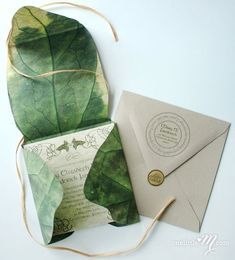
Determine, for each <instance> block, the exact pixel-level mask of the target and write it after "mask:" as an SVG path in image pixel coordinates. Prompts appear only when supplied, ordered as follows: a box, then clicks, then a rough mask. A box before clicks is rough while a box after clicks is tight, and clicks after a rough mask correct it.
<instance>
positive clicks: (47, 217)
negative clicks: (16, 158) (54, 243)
mask: <svg viewBox="0 0 235 260" xmlns="http://www.w3.org/2000/svg"><path fill="white" fill-rule="evenodd" d="M23 151H24V158H25V163H26V167H27V171H28V176H29V181H30V184H31V189H32V192H33V197H34V202H35V206H36V210H37V214H38V219H39V223H40V226H41V230H42V235H43V239H44V242H45V243H46V244H49V243H50V242H51V240H53V229H54V217H55V213H56V210H57V208H58V207H59V205H60V204H61V201H62V198H63V187H62V186H61V184H60V182H59V180H58V179H57V178H56V177H55V175H54V174H53V173H52V172H51V171H50V169H49V168H48V166H47V164H46V163H45V162H44V161H43V160H42V159H41V158H40V156H38V155H37V154H36V153H34V152H30V151H28V150H26V149H24V150H23Z"/></svg>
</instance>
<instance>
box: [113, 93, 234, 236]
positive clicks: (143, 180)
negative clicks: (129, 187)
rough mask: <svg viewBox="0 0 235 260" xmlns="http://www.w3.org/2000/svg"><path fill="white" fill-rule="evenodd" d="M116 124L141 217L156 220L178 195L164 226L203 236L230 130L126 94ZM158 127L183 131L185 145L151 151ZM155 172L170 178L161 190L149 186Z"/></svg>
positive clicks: (226, 125) (212, 120)
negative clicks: (210, 201)
mask: <svg viewBox="0 0 235 260" xmlns="http://www.w3.org/2000/svg"><path fill="white" fill-rule="evenodd" d="M154 120H155V121H154ZM161 120H162V121H161ZM164 120H165V121H164ZM115 121H116V122H117V125H118V128H119V132H120V136H121V139H122V144H123V148H124V151H125V155H126V159H127V164H128V168H129V171H130V177H131V181H132V184H133V189H134V193H135V197H136V201H137V206H138V209H139V212H140V214H141V215H143V216H148V217H154V216H155V215H156V213H157V212H158V211H159V210H160V208H161V207H162V206H163V204H164V203H165V201H166V200H167V199H168V198H169V197H171V196H172V195H173V196H175V197H176V202H175V203H174V204H173V205H172V207H171V208H170V209H169V210H168V211H167V213H166V214H165V215H164V216H163V218H162V221H165V222H167V223H170V224H172V225H176V226H180V227H183V228H186V229H189V230H192V231H196V232H199V231H200V228H201V225H202V221H203V218H204V215H205V212H206V208H207V204H208V201H209V198H210V194H211V191H212V188H213V184H214V180H215V177H216V173H217V170H218V167H219V163H220V160H221V156H222V153H223V149H224V145H225V142H226V139H227V135H228V132H229V127H230V124H229V123H228V122H225V121H221V120H218V119H215V118H212V117H208V116H205V115H202V114H199V113H196V112H192V111H189V110H186V109H183V108H180V107H176V106H173V105H170V104H167V103H163V102H160V101H157V100H153V99H150V98H147V97H144V96H140V95H137V94H134V93H131V92H127V91H124V92H123V94H122V96H121V100H120V103H119V106H118V109H117V112H116V116H115ZM159 122H167V123H169V125H171V126H174V125H175V126H176V129H177V126H178V128H179V129H178V130H180V135H179V139H177V140H183V141H178V143H177V141H175V142H176V145H174V146H173V148H169V147H165V148H164V146H163V148H162V146H161V145H160V144H159V143H158V142H157V143H156V144H157V146H154V145H155V143H154V142H155V141H153V144H152V143H151V142H150V145H149V140H151V138H152V136H153V137H154V133H155V132H154V131H156V129H157V127H158V126H159V125H160V123H159ZM154 127H155V128H154ZM149 129H150V130H149ZM149 132H150V137H148V134H149ZM153 140H155V139H153ZM174 140H175V139H174ZM160 141H161V140H160ZM163 141H164V140H163ZM166 143H167V142H166ZM161 144H162V143H161ZM163 144H164V143H163ZM177 145H178V147H177ZM158 146H159V147H158ZM161 149H162V150H161ZM164 149H165V150H164ZM169 151H170V152H172V154H170V152H169ZM153 169H158V170H161V171H162V172H163V173H164V174H165V175H167V177H165V180H164V182H163V183H162V184H161V185H160V186H153V185H150V184H149V182H148V174H149V172H150V171H151V170H153Z"/></svg>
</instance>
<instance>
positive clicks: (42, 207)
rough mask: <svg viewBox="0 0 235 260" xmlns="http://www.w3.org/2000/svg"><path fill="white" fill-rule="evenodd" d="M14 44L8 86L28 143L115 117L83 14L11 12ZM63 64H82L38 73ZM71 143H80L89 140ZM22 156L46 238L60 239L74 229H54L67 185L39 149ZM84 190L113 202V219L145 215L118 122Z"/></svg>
mask: <svg viewBox="0 0 235 260" xmlns="http://www.w3.org/2000/svg"><path fill="white" fill-rule="evenodd" d="M8 51H9V63H8V93H9V98H10V103H11V108H12V112H13V115H14V119H15V122H16V125H17V127H18V128H19V130H20V131H21V132H22V134H23V135H24V138H25V144H27V145H28V144H32V143H35V142H40V141H43V140H48V139H50V138H56V137H58V138H59V137H61V136H63V135H65V134H72V133H77V132H79V131H82V130H84V129H90V128H95V127H97V126H99V125H100V124H101V125H102V124H113V123H111V122H110V119H109V114H108V90H107V85H106V80H105V78H104V76H103V71H102V67H101V63H100V59H99V55H98V52H97V49H96V45H95V43H94V41H93V39H92V37H91V35H90V34H89V32H88V31H87V30H86V28H85V27H84V26H83V25H82V24H80V23H79V22H78V21H76V20H73V19H70V18H67V17H64V16H61V15H57V14H53V13H50V12H47V11H44V10H42V9H39V8H36V7H31V6H30V7H23V8H21V9H19V10H18V11H17V12H16V14H15V15H14V17H13V20H12V30H11V33H10V35H9V42H8ZM59 70H79V71H72V72H67V71H66V72H60V73H55V74H51V75H48V76H43V77H37V75H40V74H43V73H48V72H51V71H52V72H53V71H59ZM19 71H20V72H21V73H19ZM23 74H25V75H26V76H25V75H23ZM27 75H30V76H31V77H27ZM35 76H36V77H35ZM73 145H75V146H74V149H75V147H76V149H77V145H83V142H82V143H75V144H73ZM66 149H67V148H66ZM66 149H65V150H66ZM65 150H63V152H64V153H66V151H65ZM56 151H58V149H57V150H56ZM24 157H25V162H26V166H27V170H28V175H29V179H30V183H31V187H32V191H33V196H34V200H35V205H36V209H37V213H38V217H39V222H40V225H41V230H42V234H43V238H44V241H45V243H46V244H48V243H51V242H55V241H58V240H60V239H62V238H64V237H66V236H68V235H69V234H70V233H71V232H64V233H63V234H59V235H55V234H54V225H55V223H54V219H55V216H56V211H57V210H58V208H59V206H60V205H61V203H62V201H63V196H64V191H63V187H62V185H61V183H60V181H59V180H58V179H57V177H56V176H55V174H54V173H53V171H52V169H51V168H50V166H49V165H48V164H47V162H45V161H44V160H43V158H42V157H40V156H39V154H38V151H35V150H31V151H29V150H27V149H24ZM84 194H85V196H86V198H87V199H88V200H89V201H91V202H92V203H95V204H97V205H100V206H102V207H105V208H107V209H108V210H109V212H110V214H111V216H112V220H113V224H114V225H117V226H120V225H127V224H131V223H135V222H137V221H138V220H139V216H138V212H137V208H136V204H135V199H134V195H133V191H132V187H131V182H130V179H129V173H128V168H127V164H126V161H125V156H124V153H123V149H122V145H121V141H120V137H119V133H118V129H117V126H116V125H115V124H113V129H112V131H111V132H110V133H109V134H108V136H106V139H105V140H104V142H103V144H102V145H101V146H100V147H99V149H97V152H96V154H95V157H94V160H93V162H92V164H91V167H90V169H89V173H88V176H87V178H86V181H85V184H84Z"/></svg>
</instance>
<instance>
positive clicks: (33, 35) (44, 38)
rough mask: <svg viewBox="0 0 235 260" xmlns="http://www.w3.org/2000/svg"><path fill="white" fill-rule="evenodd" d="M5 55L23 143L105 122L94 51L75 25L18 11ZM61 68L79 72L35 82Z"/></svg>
mask: <svg viewBox="0 0 235 260" xmlns="http://www.w3.org/2000/svg"><path fill="white" fill-rule="evenodd" d="M8 57H9V60H10V62H9V64H8V65H9V66H8V71H7V78H8V83H7V85H8V93H9V98H10V103H11V109H12V112H13V115H14V119H15V122H16V125H17V127H18V128H19V129H20V131H21V132H22V134H23V135H24V137H25V139H27V140H30V141H33V140H35V139H37V138H47V137H48V136H51V135H56V134H61V133H64V132H66V131H72V130H76V129H78V128H81V127H84V126H89V125H93V124H96V123H101V122H105V121H107V119H108V118H109V115H108V90H107V86H106V81H105V78H104V75H103V71H102V67H101V63H100V59H99V56H98V51H97V48H96V45H95V42H94V40H93V38H92V37H91V35H90V33H89V32H88V31H87V29H86V28H85V27H84V26H83V25H82V24H81V23H79V22H78V21H76V20H74V19H70V18H68V17H65V16H62V15H57V14H53V13H50V12H47V11H45V10H42V9H39V8H36V7H32V6H26V7H22V8H20V9H19V10H18V11H17V12H16V14H15V15H14V17H13V20H12V29H11V32H10V35H9V42H8ZM12 65H14V67H15V68H16V69H14V67H13V66H12ZM17 70H18V71H20V72H21V73H24V74H27V75H29V76H30V77H34V78H29V77H26V76H24V75H22V74H21V73H19V72H18V71H17ZM61 70H79V71H76V72H75V71H71V72H68V71H67V72H63V73H62V72H61V73H57V74H53V75H51V76H44V77H40V78H39V77H37V78H35V76H37V75H39V74H44V73H48V72H53V71H61Z"/></svg>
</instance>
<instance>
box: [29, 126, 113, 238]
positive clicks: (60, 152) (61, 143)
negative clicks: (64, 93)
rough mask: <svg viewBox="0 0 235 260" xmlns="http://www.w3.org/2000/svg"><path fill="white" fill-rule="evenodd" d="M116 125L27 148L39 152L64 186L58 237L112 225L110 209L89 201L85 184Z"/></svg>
mask: <svg viewBox="0 0 235 260" xmlns="http://www.w3.org/2000/svg"><path fill="white" fill-rule="evenodd" d="M113 127H114V123H108V124H105V125H101V126H99V127H95V128H91V129H87V130H82V131H79V132H76V133H72V134H67V135H63V136H59V137H55V138H51V139H47V140H43V141H39V142H35V143H31V144H27V145H25V146H24V149H26V150H29V151H33V152H34V153H37V154H38V155H39V156H40V157H41V158H42V159H43V160H44V161H45V163H46V164H47V165H48V166H49V168H50V169H51V170H52V171H53V173H54V174H55V176H56V177H57V178H58V179H59V181H60V183H61V184H62V186H63V190H64V196H63V200H62V203H61V205H60V207H59V208H58V210H57V211H56V215H55V226H54V228H55V230H54V234H55V235H57V234H61V233H65V232H68V231H74V230H77V229H80V228H87V227H91V226H95V225H101V224H106V223H110V222H112V221H113V220H112V217H111V215H110V212H109V211H108V209H106V208H104V207H102V206H99V205H97V204H94V203H92V202H90V201H89V200H87V199H86V198H85V195H84V193H83V187H84V183H85V180H86V177H87V174H88V172H89V169H90V167H91V164H92V162H93V160H94V158H95V155H96V153H97V151H98V149H99V148H100V146H101V145H102V144H103V143H104V141H105V140H106V138H107V137H108V135H109V133H110V132H111V130H112V129H113Z"/></svg>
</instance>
